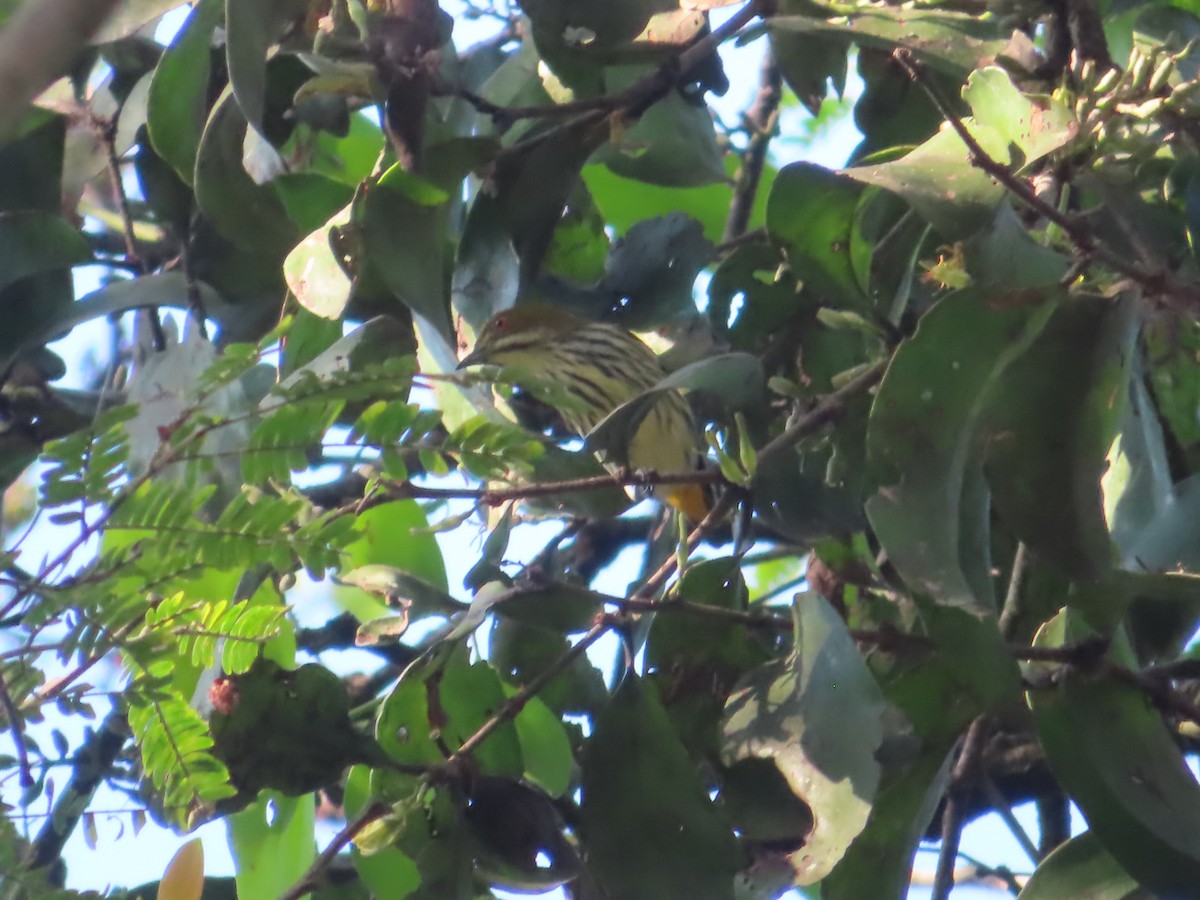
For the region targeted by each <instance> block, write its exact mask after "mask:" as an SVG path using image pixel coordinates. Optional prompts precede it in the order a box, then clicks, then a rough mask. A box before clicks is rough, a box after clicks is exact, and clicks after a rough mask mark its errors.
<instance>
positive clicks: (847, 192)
mask: <svg viewBox="0 0 1200 900" xmlns="http://www.w3.org/2000/svg"><path fill="white" fill-rule="evenodd" d="M861 196H862V188H861V187H860V186H859V185H857V184H855V183H854V182H853V181H852V180H851V179H849V178H846V177H845V176H843V175H838V174H836V173H834V172H830V171H829V170H828V169H825V168H823V167H821V166H817V165H813V164H812V163H792V164H791V165H790V166H785V167H784V168H783V169H781V170H780V172H779V176H778V177H777V178H776V179H775V184H774V186H773V187H772V188H771V197H770V199H769V200H768V202H767V232H768V233H769V234H770V236H771V239H772V240H773V241H774V242H775V243H776V244H779V245H781V247H782V249H783V252H784V255H785V257H786V258H787V261H788V264H789V265H790V266H791V268H792V272H793V273H794V274H795V276H796V278H797V279H799V280H800V281H801V282H803V284H804V285H805V287H807V288H808V289H810V290H811V291H813V292H815V293H816V294H817V297H818V298H819V302H821V303H822V304H823V305H827V306H837V307H848V308H852V309H853V308H857V309H862V308H864V306H866V292H867V290H868V285H866V284H863V283H861V281H860V279H859V275H858V273H859V272H861V271H863V270H864V269H866V268H869V266H870V255H871V247H870V244H869V243H868V242H867V241H866V239H865V238H864V236H863V234H862V232H861V231H860V230H859V228H860V224H859V221H858V218H857V216H856V215H855V212H856V210H857V207H858V204H859V200H860V197H861Z"/></svg>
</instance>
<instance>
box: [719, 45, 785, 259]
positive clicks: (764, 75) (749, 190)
mask: <svg viewBox="0 0 1200 900" xmlns="http://www.w3.org/2000/svg"><path fill="white" fill-rule="evenodd" d="M782 98H783V76H782V75H780V73H779V66H778V65H776V63H775V57H774V55H773V54H772V53H771V51H770V50H767V54H766V56H765V57H764V58H763V62H762V70H761V71H760V72H759V76H758V94H757V95H756V96H755V98H754V104H753V105H752V106H751V107H750V109H749V110H747V112H746V115H745V117H744V118H745V123H744V124H745V127H746V130H747V131H749V132H750V142H749V144H748V145H747V147H746V150H745V152H744V153H743V154H742V165H741V168H740V169H739V171H738V174H737V181H736V183H735V184H734V186H733V201H732V202H731V203H730V206H729V216H728V217H727V218H726V220H725V233H724V235H723V236H722V238H721V242H722V245H723V246H727V245H728V244H729V243H730V242H731V241H734V240H737V239H738V238H740V237H741V236H742V235H744V234H745V233H746V227H747V226H748V225H749V224H750V214H751V212H753V210H754V200H755V198H756V197H757V196H758V183H759V181H760V180H761V178H762V173H763V165H764V164H765V162H766V159H767V148H768V147H769V146H770V144H771V138H773V137H774V136H775V134H776V133H777V132H778V130H779V129H778V123H779V101H780V100H781V99H782Z"/></svg>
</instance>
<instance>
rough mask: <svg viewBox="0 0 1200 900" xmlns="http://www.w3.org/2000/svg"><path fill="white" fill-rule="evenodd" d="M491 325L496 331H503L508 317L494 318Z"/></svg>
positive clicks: (506, 325)
mask: <svg viewBox="0 0 1200 900" xmlns="http://www.w3.org/2000/svg"><path fill="white" fill-rule="evenodd" d="M492 325H493V326H494V327H495V329H496V330H497V331H503V330H504V329H505V328H507V327H508V316H496V318H495V319H494V320H493V322H492Z"/></svg>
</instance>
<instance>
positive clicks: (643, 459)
mask: <svg viewBox="0 0 1200 900" xmlns="http://www.w3.org/2000/svg"><path fill="white" fill-rule="evenodd" d="M479 364H490V365H497V366H514V367H516V368H518V369H519V370H520V371H522V372H525V373H527V374H528V375H529V376H531V377H532V378H534V379H537V380H538V381H541V382H545V383H550V384H556V385H558V386H560V387H561V388H562V389H563V390H565V391H566V393H567V395H568V398H569V399H570V400H571V401H572V402H570V403H565V404H563V407H562V408H561V409H559V413H560V414H561V415H562V418H563V421H564V422H565V423H566V425H567V427H568V428H569V429H570V430H571V431H573V432H574V433H575V434H577V435H579V436H580V437H586V436H587V434H588V433H589V432H590V431H591V430H592V429H593V428H595V427H596V425H597V424H599V423H600V421H601V420H603V419H604V418H605V417H606V416H607V415H608V414H609V413H611V412H612V411H613V410H615V409H616V408H617V407H618V406H621V405H622V404H623V403H626V402H628V401H630V400H632V399H633V398H634V397H637V396H638V395H640V394H642V393H644V392H645V391H647V390H649V389H651V388H653V387H654V386H655V385H657V384H658V383H659V381H661V380H662V379H663V378H664V377H665V376H666V371H665V370H664V369H663V367H662V364H661V363H660V362H659V359H658V357H657V356H655V355H654V351H652V350H651V349H650V348H649V347H647V346H646V345H645V344H644V343H642V341H641V340H639V339H638V338H637V337H636V336H635V335H633V334H632V333H631V332H629V331H626V330H625V329H624V328H621V327H620V326H617V325H612V324H608V323H605V322H596V321H593V320H589V319H584V318H582V317H580V316H577V315H575V314H573V313H569V312H566V311H565V310H561V309H558V308H556V307H552V306H541V305H534V304H528V305H523V306H514V307H512V308H511V309H507V310H503V311H501V312H498V313H496V314H495V315H494V316H492V317H491V319H489V320H488V321H487V323H486V324H485V325H484V326H483V328H482V330H480V332H479V335H478V337H477V338H476V341H475V347H474V348H473V349H472V351H471V352H470V353H469V354H468V355H467V356H466V357H464V358H463V359H462V360H461V361H460V362H459V364H458V368H459V369H464V368H467V367H468V366H472V365H479ZM701 446H702V445H701V442H700V430H699V428H698V427H697V425H696V420H695V418H694V416H693V415H692V410H691V407H690V406H688V402H687V400H686V399H685V398H684V396H683V394H681V393H680V392H679V391H676V390H669V391H665V392H663V393H662V394H661V395H660V396H659V397H658V398H656V399H655V400H654V401H653V405H652V406H651V407H650V408H649V409H648V410H647V411H646V414H645V416H644V417H643V418H642V420H641V422H640V423H638V425H637V428H636V430H635V431H634V433H633V436H632V438H631V439H630V441H629V446H628V450H627V453H626V458H625V459H624V460H619V461H617V460H611V459H604V460H602V462H604V463H605V464H606V466H607V467H608V468H609V469H610V470H619V469H620V468H622V466H621V465H620V463H621V462H624V463H627V464H628V467H629V468H631V469H634V470H651V471H654V472H656V473H658V474H660V475H675V474H681V473H687V472H695V471H697V470H698V469H700V468H701V467H702V464H703V458H704V456H703V452H702V450H701ZM658 488H659V490H658V491H657V492H656V496H657V497H658V498H659V499H661V500H662V501H664V502H666V503H668V504H670V505H671V506H672V507H674V508H675V509H678V510H679V511H680V512H682V513H683V514H684V515H685V516H686V517H687V518H688V519H689V520H690V521H692V522H699V521H700V520H701V519H703V518H704V516H705V515H706V513H707V512H708V509H709V507H710V503H709V499H708V496H707V493H706V492H705V490H704V488H703V487H701V485H699V484H664V485H659V486H658Z"/></svg>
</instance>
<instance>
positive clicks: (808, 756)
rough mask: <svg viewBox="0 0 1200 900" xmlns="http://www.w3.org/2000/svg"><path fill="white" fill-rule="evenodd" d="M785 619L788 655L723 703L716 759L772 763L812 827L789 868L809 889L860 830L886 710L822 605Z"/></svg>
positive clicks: (815, 601)
mask: <svg viewBox="0 0 1200 900" xmlns="http://www.w3.org/2000/svg"><path fill="white" fill-rule="evenodd" d="M793 614H794V615H795V617H796V646H795V649H794V650H793V652H792V654H791V655H790V656H789V657H788V658H787V659H786V660H781V661H778V662H770V663H767V664H765V665H763V666H761V667H760V668H759V669H757V670H755V671H754V672H752V673H751V674H750V675H749V676H748V678H747V679H746V680H745V682H744V683H743V685H742V687H741V688H740V689H738V690H737V691H735V692H734V693H733V695H732V696H730V698H729V701H728V702H727V703H726V706H725V722H724V725H723V728H722V731H723V736H724V745H723V748H722V756H723V758H724V759H725V761H726V762H727V763H733V762H736V761H737V760H741V759H748V758H753V757H758V758H763V759H769V760H771V761H773V762H774V763H775V765H776V767H778V769H779V771H780V772H781V773H782V774H783V777H784V778H785V779H786V780H787V783H788V786H789V787H790V788H791V790H792V792H793V793H794V794H796V796H797V797H799V798H800V799H802V800H803V801H804V802H805V803H806V804H807V805H808V806H809V808H810V809H811V810H812V812H813V829H812V831H811V832H810V833H809V835H808V836H807V838H806V840H805V842H804V847H803V849H801V850H798V851H796V852H795V853H792V854H790V855H789V858H788V861H789V863H790V864H791V866H792V868H793V870H794V872H795V883H796V884H813V883H815V882H817V881H820V880H821V879H822V878H824V877H825V876H826V875H827V874H828V873H829V872H830V871H831V870H832V869H833V867H834V866H835V865H837V863H838V861H839V860H840V859H841V858H842V855H843V854H844V853H845V852H846V848H847V846H849V844H850V842H851V841H852V840H853V839H854V838H855V836H856V835H858V833H859V832H860V831H862V829H863V826H864V825H865V824H866V821H867V815H868V814H869V812H870V810H871V804H872V802H873V801H874V799H875V792H876V790H877V789H878V787H879V773H880V767H879V763H878V761H877V760H876V759H875V752H876V750H877V748H878V747H879V744H880V741H881V740H882V739H883V722H882V719H881V716H882V714H883V711H884V708H885V704H884V701H883V697H882V695H881V693H880V691H879V686H878V685H877V684H876V683H875V679H874V678H873V677H872V676H871V673H870V672H869V671H868V670H867V667H866V663H865V662H864V661H863V658H862V655H861V654H860V653H859V652H858V648H857V647H856V646H855V644H854V640H853V638H851V637H850V633H849V631H848V630H847V629H846V625H845V622H843V621H842V619H841V617H839V616H838V614H837V613H836V612H835V611H834V609H833V607H831V606H830V605H829V604H828V602H827V601H825V600H824V599H823V598H821V597H819V595H810V597H809V598H807V602H804V603H797V604H795V605H794V606H793Z"/></svg>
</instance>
